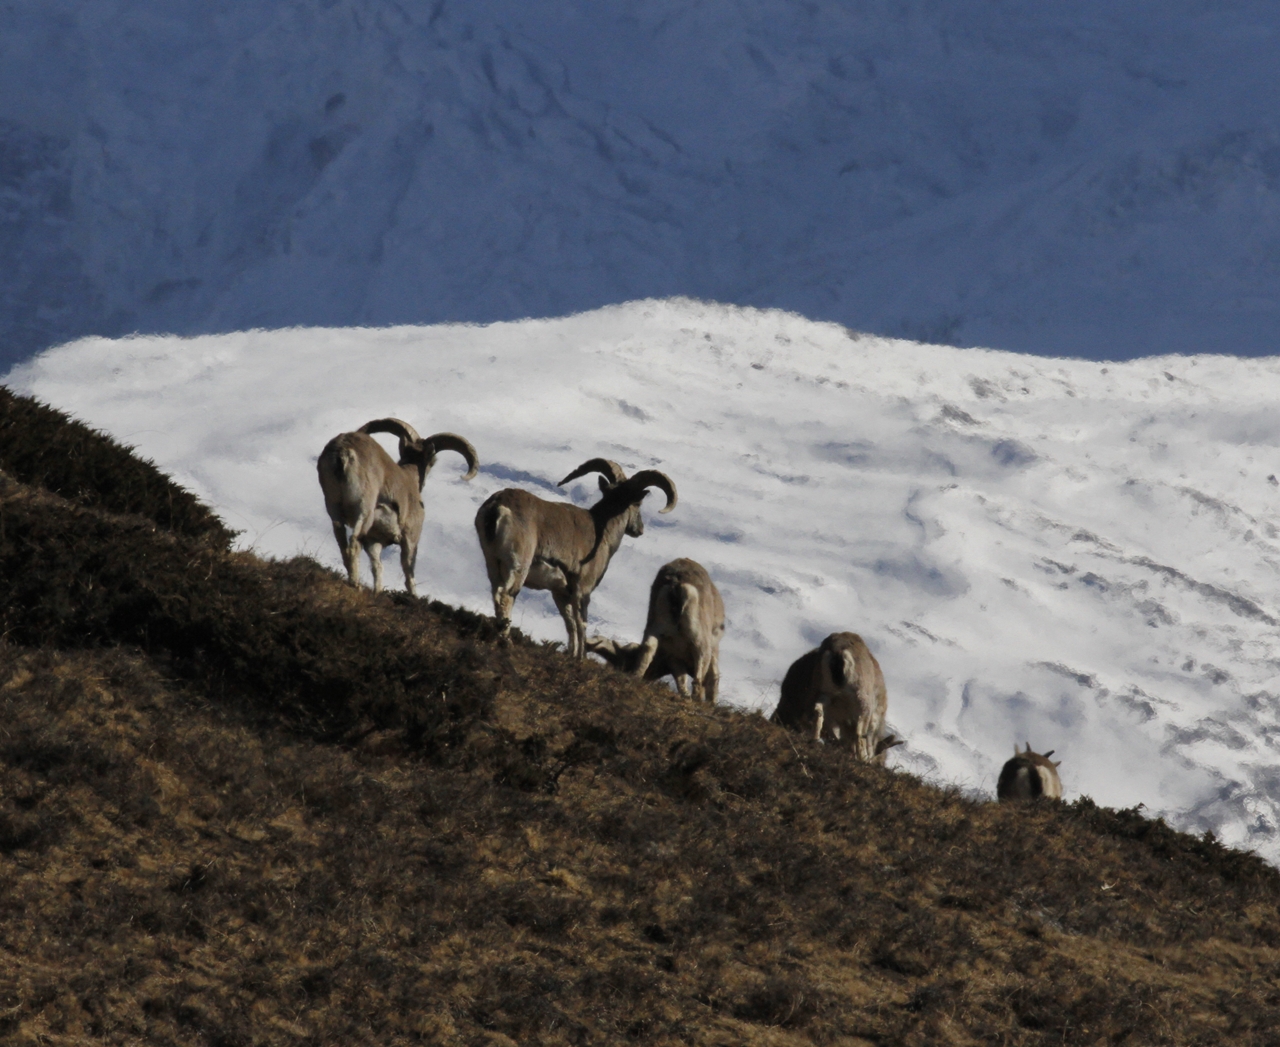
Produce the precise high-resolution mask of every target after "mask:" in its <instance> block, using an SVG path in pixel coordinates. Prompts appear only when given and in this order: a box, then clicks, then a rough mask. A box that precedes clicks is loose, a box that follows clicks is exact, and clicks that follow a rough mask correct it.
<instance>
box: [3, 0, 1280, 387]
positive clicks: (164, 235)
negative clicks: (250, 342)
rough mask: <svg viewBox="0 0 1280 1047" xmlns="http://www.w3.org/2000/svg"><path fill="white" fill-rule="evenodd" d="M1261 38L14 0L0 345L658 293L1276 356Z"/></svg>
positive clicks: (755, 11)
mask: <svg viewBox="0 0 1280 1047" xmlns="http://www.w3.org/2000/svg"><path fill="white" fill-rule="evenodd" d="M108 12H109V13H108ZM1278 31H1280V25H1278V24H1277V15H1276V12H1275V10H1274V7H1273V5H1270V4H1264V3H1261V2H1260V0H1254V2H1236V3H1231V4H1218V5H1214V6H1213V7H1212V8H1206V7H1205V6H1204V5H1203V4H1201V3H1197V2H1194V0H1175V2H1169V3H1162V4H1159V5H1155V4H1152V3H1149V2H1142V3H1130V4H1125V5H1120V6H1118V5H1115V4H1108V3H1104V2H1102V0H1089V2H1087V3H1077V4H1074V5H1072V6H1071V8H1070V9H1069V10H1059V9H1058V8H1054V7H1046V6H1045V5H1043V4H1035V3H1025V2H1018V3H1002V4H995V5H990V4H988V5H965V6H962V7H956V6H955V5H948V4H939V3H937V2H936V0H909V2H895V3H881V2H872V3H859V4H846V5H827V6H822V5H812V4H802V3H796V2H794V0H757V2H752V3H729V2H726V0H717V2H712V3H702V4H693V5H691V4H687V3H683V2H678V0H662V2H658V3H648V4H645V5H641V6H637V5H635V4H632V3H627V2H622V0H607V2H605V0H597V2H593V3H566V4H559V5H556V6H555V7H539V8H536V9H534V8H530V7H529V6H528V5H527V4H524V3H518V2H515V0H447V2H446V0H438V2H434V3H432V4H423V5H403V4H397V3H392V2H388V0H336V2H326V3H315V2H313V0H272V2H270V3H265V4H257V5H254V6H253V7H251V8H250V7H245V6H244V5H242V4H232V3H228V2H226V0H215V2H210V0H203V2H200V3H194V2H191V0H174V2H172V3H170V4H168V5H167V6H166V8H165V11H164V13H163V14H158V13H157V12H156V11H155V9H154V5H153V4H150V3H145V2H143V0H122V2H120V3H116V4H112V5H106V6H104V5H88V6H86V5H84V4H82V3H72V2H70V0H51V2H49V3H45V4H40V5H36V6H32V5H11V6H10V7H9V8H7V9H5V10H4V11H0V58H2V59H3V60H0V273H2V274H4V275H3V277H0V281H2V282H0V303H2V304H3V305H4V308H3V309H0V318H2V320H0V322H2V324H3V326H0V346H3V347H4V349H3V352H4V353H5V357H4V359H5V360H7V361H10V362H16V361H17V360H18V359H22V358H25V357H26V356H27V355H29V354H30V353H31V352H33V351H36V350H38V349H42V348H45V347H47V346H49V345H51V344H54V343H57V342H61V341H64V340H67V339H70V338H73V337H76V336H79V335H83V334H106V335H113V334H125V333H129V332H132V331H145V332H176V333H183V334H195V333H202V332H216V331H232V330H240V329H244V328H248V327H258V326H261V327H281V326H288V325H293V324H307V325H323V326H344V325H352V324H375V325H382V324H394V323H431V322H440V321H491V320H505V319H517V318H521V317H526V316H549V315H560V314H563V313H567V312H573V311H577V310H582V309H589V308H595V307H598V306H601V305H606V304H610V303H615V302H619V301H625V300H629V299H635V298H643V297H651V296H653V297H661V296H668V295H673V294H685V295H692V296H697V297H705V298H711V299H716V300H720V301H728V302H736V303H739V304H749V305H756V306H776V307H782V308H787V309H792V310H796V311H799V312H802V313H804V314H805V315H808V316H812V317H814V318H817V319H828V320H834V321H837V322H841V323H845V324H849V325H851V326H854V327H856V328H858V329H859V330H869V331H874V332H877V333H880V334H887V335H897V336H904V337H910V338H916V339H921V340H926V341H941V342H950V343H955V344H965V345H989V346H995V347H998V348H1003V349H1014V350H1020V351H1024V352H1034V353H1056V354H1064V355H1072V356H1085V357H1093V358H1100V357H1101V358H1128V357H1131V356H1135V355H1142V354H1151V353H1159V352H1175V351H1176V352H1202V351H1211V352H1233V353H1240V354H1245V355H1254V354H1261V353H1268V352H1274V351H1275V346H1276V343H1275V336H1274V331H1275V322H1276V316H1277V309H1280V293H1278V287H1280V284H1278V280H1280V253H1278V249H1277V244H1278V243H1280V225H1278V224H1277V223H1278V222H1280V206H1278V203H1280V126H1278V125H1277V118H1276V115H1275V114H1276V113H1277V112H1280V104H1277V103H1278V102H1280V98H1278V97H1277V91H1278V90H1280V88H1278V87H1277V84H1276V79H1275V77H1274V75H1273V73H1272V70H1273V69H1274V67H1275V64H1276V61H1277V57H1278V53H1277V52H1278V48H1277V40H1278V39H1280V38H1278V36H1277V33H1278Z"/></svg>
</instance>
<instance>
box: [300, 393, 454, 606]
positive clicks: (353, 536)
mask: <svg viewBox="0 0 1280 1047" xmlns="http://www.w3.org/2000/svg"><path fill="white" fill-rule="evenodd" d="M372 433H391V434H392V435H393V436H395V437H396V438H397V439H398V440H399V441H400V460H399V461H398V462H396V461H393V460H392V458H391V455H389V454H387V452H386V451H384V450H383V449H382V445H381V444H379V443H378V441H377V440H375V439H374V438H373V436H372V435H371V434H372ZM440 451H456V452H457V453H458V454H460V455H462V457H463V459H465V461H466V463H467V473H466V475H465V476H463V479H464V480H470V479H471V478H472V477H473V476H475V475H476V469H477V468H478V467H479V461H478V460H477V458H476V449H475V448H474V447H472V446H471V444H470V443H468V442H467V441H466V440H464V439H463V438H462V437H461V436H455V435H454V434H453V433H436V434H435V435H434V436H428V437H426V438H423V437H421V436H419V435H418V433H417V431H416V430H415V429H414V428H413V426H411V425H410V424H409V423H408V422H402V421H401V420H400V419H399V418H379V419H376V420H374V421H372V422H366V423H365V424H364V425H362V426H361V427H360V428H359V429H358V430H357V431H356V432H354V433H340V434H339V435H338V436H335V437H334V438H333V439H332V440H330V441H329V442H328V443H327V444H325V448H324V450H323V451H321V452H320V457H319V458H318V459H317V460H316V470H317V471H318V472H319V474H320V488H321V490H323V491H324V507H325V509H326V510H327V511H328V513H329V519H330V520H331V521H332V522H333V536H334V538H336V539H337V541H338V548H339V549H341V550H342V562H343V564H344V565H345V566H346V568H347V577H348V578H349V579H350V580H351V584H352V585H359V584H360V549H361V547H362V546H363V548H364V551H365V552H366V553H368V554H369V563H370V565H371V566H372V568H373V590H374V592H381V591H382V549H383V547H384V546H387V545H398V546H400V566H401V567H402V568H404V586H405V588H406V589H408V590H409V593H410V595H412V596H417V595H418V590H417V587H416V586H415V585H414V580H413V572H414V566H415V564H416V563H417V559H418V541H419V539H420V538H421V537H422V520H423V517H424V515H425V509H424V507H423V504H422V485H423V484H424V483H425V482H426V479H427V473H429V472H431V467H432V466H433V465H435V464H436V454H437V453H438V452H440Z"/></svg>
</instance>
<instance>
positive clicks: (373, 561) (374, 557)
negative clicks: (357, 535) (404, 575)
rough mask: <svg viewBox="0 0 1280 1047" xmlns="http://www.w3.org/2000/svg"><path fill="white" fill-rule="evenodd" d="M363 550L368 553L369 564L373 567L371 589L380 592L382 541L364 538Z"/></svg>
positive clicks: (375, 592)
mask: <svg viewBox="0 0 1280 1047" xmlns="http://www.w3.org/2000/svg"><path fill="white" fill-rule="evenodd" d="M364 551H365V552H366V553H368V554H369V566H370V567H371V568H373V591H374V594H375V595H376V594H377V593H380V592H382V543H381V542H373V541H369V540H367V539H366V540H365V543H364Z"/></svg>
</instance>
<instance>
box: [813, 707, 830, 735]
mask: <svg viewBox="0 0 1280 1047" xmlns="http://www.w3.org/2000/svg"><path fill="white" fill-rule="evenodd" d="M826 716H827V707H826V705H824V704H823V703H822V702H815V703H814V706H813V740H814V741H815V742H820V741H822V724H823V721H824V720H825V719H826Z"/></svg>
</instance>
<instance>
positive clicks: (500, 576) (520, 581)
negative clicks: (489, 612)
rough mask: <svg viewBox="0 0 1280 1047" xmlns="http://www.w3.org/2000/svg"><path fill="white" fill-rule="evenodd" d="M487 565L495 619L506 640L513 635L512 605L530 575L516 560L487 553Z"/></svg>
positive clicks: (499, 634)
mask: <svg viewBox="0 0 1280 1047" xmlns="http://www.w3.org/2000/svg"><path fill="white" fill-rule="evenodd" d="M485 567H486V568H487V569H488V572H489V585H490V586H491V588H492V590H493V619H494V623H495V624H496V625H497V626H498V636H499V638H500V639H503V640H506V639H507V638H508V637H509V636H510V635H511V605H512V604H514V603H515V602H516V597H517V596H519V595H520V588H521V587H522V586H523V585H524V580H525V578H526V577H527V576H528V573H529V572H528V571H527V570H521V569H520V564H519V562H518V561H516V562H503V560H501V559H499V558H497V557H490V556H489V554H488V553H486V554H485Z"/></svg>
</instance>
